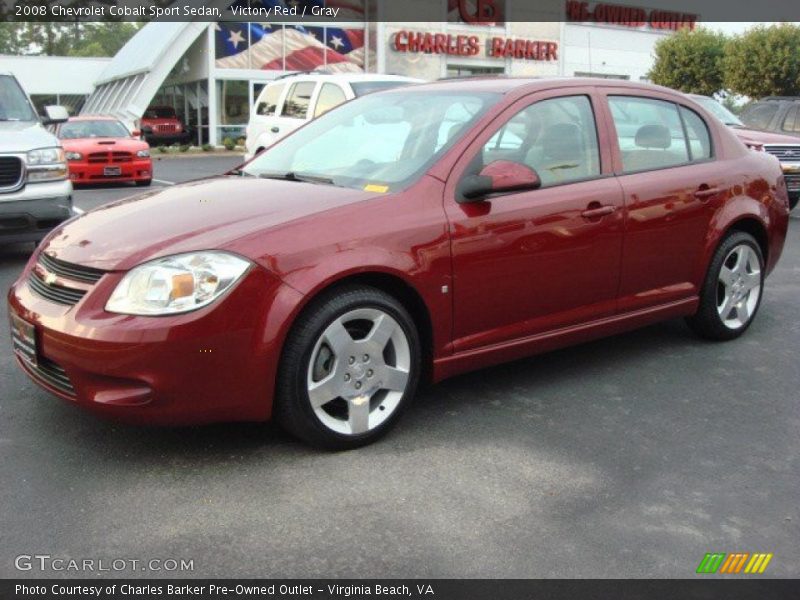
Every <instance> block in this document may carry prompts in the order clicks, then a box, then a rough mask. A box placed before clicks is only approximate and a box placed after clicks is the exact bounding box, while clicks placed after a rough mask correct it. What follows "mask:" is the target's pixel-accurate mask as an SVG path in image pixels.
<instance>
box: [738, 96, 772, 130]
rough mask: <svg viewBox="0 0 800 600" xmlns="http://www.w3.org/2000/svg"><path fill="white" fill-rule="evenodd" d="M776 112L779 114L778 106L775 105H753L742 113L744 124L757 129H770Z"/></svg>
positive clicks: (765, 103) (763, 103)
mask: <svg viewBox="0 0 800 600" xmlns="http://www.w3.org/2000/svg"><path fill="white" fill-rule="evenodd" d="M776 112H778V105H777V104H775V103H767V102H762V103H760V104H753V105H752V106H748V107H747V108H746V109H745V110H744V112H743V113H742V122H743V123H744V124H745V125H748V126H750V127H754V128H755V129H768V128H769V124H770V123H771V122H772V118H773V117H774V116H775V113H776Z"/></svg>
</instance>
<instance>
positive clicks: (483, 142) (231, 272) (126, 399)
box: [8, 79, 789, 448]
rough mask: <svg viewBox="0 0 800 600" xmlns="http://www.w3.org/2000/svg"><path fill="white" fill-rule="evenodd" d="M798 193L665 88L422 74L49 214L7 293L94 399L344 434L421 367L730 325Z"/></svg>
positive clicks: (320, 435)
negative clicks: (46, 231) (427, 77)
mask: <svg viewBox="0 0 800 600" xmlns="http://www.w3.org/2000/svg"><path fill="white" fill-rule="evenodd" d="M788 213H789V209H788V198H787V190H786V185H785V182H784V180H783V176H782V174H781V168H780V165H779V164H778V161H777V160H776V159H775V158H774V157H772V156H770V155H768V154H765V153H760V152H753V151H750V150H748V149H747V148H746V147H745V146H744V145H743V144H742V143H741V142H740V141H739V140H737V139H736V137H735V136H734V135H733V133H732V132H730V130H728V129H727V128H726V127H725V126H724V125H722V124H721V123H720V122H718V121H717V120H716V119H715V118H714V117H713V116H712V115H711V114H709V113H708V112H707V111H706V110H704V109H703V108H702V107H701V106H700V105H698V104H696V103H695V102H694V101H692V100H691V99H690V98H687V97H686V96H684V95H682V94H678V93H675V92H672V91H670V90H668V89H665V88H659V87H654V86H647V85H640V84H628V83H623V82H613V83H611V82H607V81H601V80H591V79H575V80H569V81H566V80H555V81H548V80H514V79H473V80H460V81H445V82H438V83H432V84H423V85H418V86H413V87H408V88H402V89H397V90H393V91H387V92H381V93H376V94H373V95H369V96H365V97H363V98H360V99H357V100H354V101H352V102H348V103H346V104H344V105H342V106H340V107H338V108H336V109H334V110H333V111H331V112H330V113H328V114H326V115H324V116H322V117H321V118H319V119H318V120H315V121H313V122H311V123H309V124H308V125H306V126H304V127H303V128H301V129H300V130H298V131H297V132H295V133H293V134H292V135H291V136H288V137H287V138H285V139H283V140H281V141H280V142H278V143H277V144H275V145H273V146H272V147H270V148H268V149H267V150H266V151H265V152H263V153H262V154H260V155H258V156H257V157H256V158H255V159H254V160H253V161H251V162H249V163H247V164H245V165H244V166H243V167H241V168H240V169H238V170H236V171H234V172H232V173H229V174H226V175H224V176H220V177H212V178H209V179H205V180H202V181H195V182H191V183H187V184H184V185H177V186H174V187H171V188H169V189H166V190H163V191H151V192H148V193H146V194H144V195H141V196H138V197H135V198H131V199H127V200H122V201H119V202H114V203H112V204H108V205H106V206H103V207H100V208H98V209H96V210H94V211H91V212H89V213H87V214H85V215H83V216H80V217H78V218H75V219H74V220H71V221H70V222H68V223H67V224H65V225H63V226H62V227H60V228H58V229H57V230H56V231H54V232H53V233H52V234H51V235H50V236H49V237H48V238H47V239H46V240H45V241H44V242H43V243H42V244H41V246H40V247H39V249H38V250H37V251H36V252H35V254H34V255H33V256H32V258H31V260H30V262H29V264H28V265H27V267H26V268H25V270H24V272H23V273H22V275H21V277H20V278H19V280H18V281H17V282H16V283H15V284H14V286H13V288H12V289H11V291H10V293H9V296H8V300H9V304H10V315H11V320H12V324H11V325H12V333H13V344H14V349H15V352H16V356H17V359H18V362H19V365H20V366H21V367H22V368H23V369H24V370H25V372H26V373H27V374H28V375H29V376H30V377H31V378H32V379H34V381H36V382H37V383H39V384H40V385H41V386H43V387H44V388H46V389H47V390H49V391H51V392H53V393H54V394H56V395H58V396H60V397H62V398H64V399H66V400H69V401H71V402H73V403H75V404H78V405H81V406H83V407H86V408H88V409H91V410H93V411H96V412H98V413H103V414H105V415H110V416H113V417H119V418H123V419H127V420H130V421H135V422H140V423H153V424H157V423H158V424H183V423H201V422H211V421H219V420H266V419H269V418H270V417H271V416H273V415H274V416H275V417H276V418H277V419H278V420H279V422H280V423H281V424H282V425H283V426H284V427H286V428H287V429H288V430H290V431H291V432H293V433H294V434H296V435H297V436H299V437H301V438H302V439H304V440H306V441H308V442H311V443H314V444H317V445H322V446H327V447H336V448H347V447H353V446H357V445H360V444H364V443H367V442H370V441H373V440H375V439H376V438H378V437H379V436H381V435H382V434H384V433H385V432H386V431H387V430H388V429H389V428H390V427H391V426H392V425H393V424H394V423H395V422H396V421H397V419H398V417H399V416H400V414H401V413H402V411H403V410H404V409H405V408H406V405H408V403H409V401H410V400H411V399H412V397H413V396H414V393H415V390H416V389H417V386H418V384H419V383H420V381H421V380H423V379H426V378H427V379H430V380H432V381H438V380H441V379H443V378H446V377H449V376H452V375H454V374H456V373H459V372H463V371H466V370H469V369H477V368H480V367H485V366H487V365H491V364H495V363H499V362H501V361H508V360H512V359H516V358H519V357H522V356H525V355H530V354H534V353H537V352H542V351H545V350H550V349H553V348H557V347H561V346H566V345H569V344H574V343H577V342H582V341H585V340H588V339H591V338H596V337H600V336H605V335H610V334H615V333H619V332H621V331H624V330H627V329H631V328H634V327H640V326H642V325H647V324H649V323H653V322H655V321H659V320H662V319H668V318H673V317H686V318H687V319H688V321H689V324H690V325H691V327H692V328H693V329H694V330H695V331H696V332H697V333H699V334H700V335H702V336H704V337H707V338H711V339H716V340H729V339H732V338H735V337H737V336H739V335H740V334H742V333H743V332H744V331H745V330H746V329H747V328H748V326H749V325H750V324H751V323H752V321H753V318H754V316H755V314H756V312H757V310H758V307H759V303H760V301H761V297H762V293H763V289H764V278H765V276H766V275H767V274H768V273H769V272H770V271H771V270H772V269H773V267H774V266H775V263H776V262H777V261H778V258H779V257H780V255H781V251H782V247H783V243H784V239H785V236H786V229H787V223H788Z"/></svg>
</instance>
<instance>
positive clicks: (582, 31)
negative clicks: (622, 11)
mask: <svg viewBox="0 0 800 600" xmlns="http://www.w3.org/2000/svg"><path fill="white" fill-rule="evenodd" d="M668 35H670V33H668V32H662V31H652V30H645V29H631V28H628V27H615V26H611V25H596V24H577V23H565V24H564V42H563V50H562V51H563V53H564V64H563V74H564V75H566V76H574V75H575V74H576V73H593V74H595V75H607V76H625V77H627V78H628V79H630V80H631V81H643V80H646V78H647V72H648V71H649V70H650V68H651V67H652V66H653V60H654V56H653V49H654V47H655V44H656V42H657V41H658V40H660V39H662V38H664V37H666V36H668Z"/></svg>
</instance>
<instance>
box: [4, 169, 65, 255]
mask: <svg viewBox="0 0 800 600" xmlns="http://www.w3.org/2000/svg"><path fill="white" fill-rule="evenodd" d="M74 214H75V213H74V209H73V206H72V184H71V183H70V182H69V181H68V180H62V181H50V182H45V183H27V184H25V186H24V187H23V188H22V189H20V190H17V191H16V192H13V193H10V194H6V193H4V194H0V243H2V244H11V243H16V242H36V241H39V240H41V239H42V238H43V237H44V236H46V235H47V233H48V232H49V231H51V230H52V229H53V228H55V227H57V226H58V225H59V224H61V223H62V222H64V221H66V220H67V219H69V218H70V217H72V216H73V215H74Z"/></svg>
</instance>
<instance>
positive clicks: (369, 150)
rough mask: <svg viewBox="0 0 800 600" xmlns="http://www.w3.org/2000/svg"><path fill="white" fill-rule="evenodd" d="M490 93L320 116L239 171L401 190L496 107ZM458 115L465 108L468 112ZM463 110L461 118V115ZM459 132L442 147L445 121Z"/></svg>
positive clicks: (434, 95)
mask: <svg viewBox="0 0 800 600" xmlns="http://www.w3.org/2000/svg"><path fill="white" fill-rule="evenodd" d="M500 97H501V96H500V95H499V94H494V93H467V92H431V91H425V92H410V91H402V90H398V91H392V92H385V93H382V94H375V95H372V94H371V95H367V96H364V97H362V98H356V99H355V100H352V101H350V102H347V103H345V104H343V105H342V106H340V107H339V108H337V109H336V110H334V111H331V112H328V113H325V114H324V115H322V116H321V117H319V118H318V119H315V120H313V121H311V122H310V123H309V124H308V125H306V126H305V127H303V128H302V129H299V130H298V131H296V132H294V133H293V134H292V135H290V136H287V137H285V138H283V139H282V140H280V141H279V142H278V143H276V144H275V145H273V146H271V147H270V148H268V149H267V150H266V151H264V152H263V153H262V154H260V155H259V156H258V157H257V158H255V159H254V160H253V161H252V162H250V163H249V164H247V166H245V167H244V169H243V171H244V173H245V174H246V175H254V176H265V177H269V176H280V175H284V176H285V175H286V174H289V173H291V174H293V175H297V176H300V175H307V176H309V177H311V176H314V177H315V178H317V180H319V179H320V178H324V179H325V180H326V181H329V182H330V183H332V184H333V185H339V186H345V187H353V188H363V187H365V186H370V185H375V186H379V188H381V189H384V188H385V191H393V190H396V189H401V188H402V187H403V186H405V185H407V184H409V183H411V182H412V181H414V180H415V179H417V178H418V177H419V176H421V175H422V173H423V172H424V171H425V169H427V168H429V167H430V165H432V164H433V162H434V161H435V160H436V159H437V158H438V157H439V156H441V154H442V153H443V152H445V151H446V150H447V149H448V148H449V147H450V146H452V145H453V144H454V143H455V142H456V140H458V139H460V138H461V137H462V136H463V135H464V134H465V133H466V132H467V131H468V130H469V129H470V127H471V126H472V125H473V124H474V123H475V121H476V120H477V119H478V118H480V116H481V115H483V114H484V113H485V112H486V110H487V109H488V108H489V107H490V106H492V105H493V104H495V103H496V102H497V101H498V100H499V99H500ZM464 107H467V108H466V109H465V108H464ZM462 109H464V110H467V109H468V112H467V113H466V115H467V116H464V115H463V114H462V112H461V111H462ZM454 115H460V116H459V119H462V117H463V120H462V127H461V128H459V130H458V131H457V132H455V133H454V134H453V135H452V136H451V135H449V128H448V134H447V136H446V138H445V140H444V142H442V141H441V138H442V131H443V129H444V125H443V123H444V122H445V121H446V119H447V118H448V116H454Z"/></svg>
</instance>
